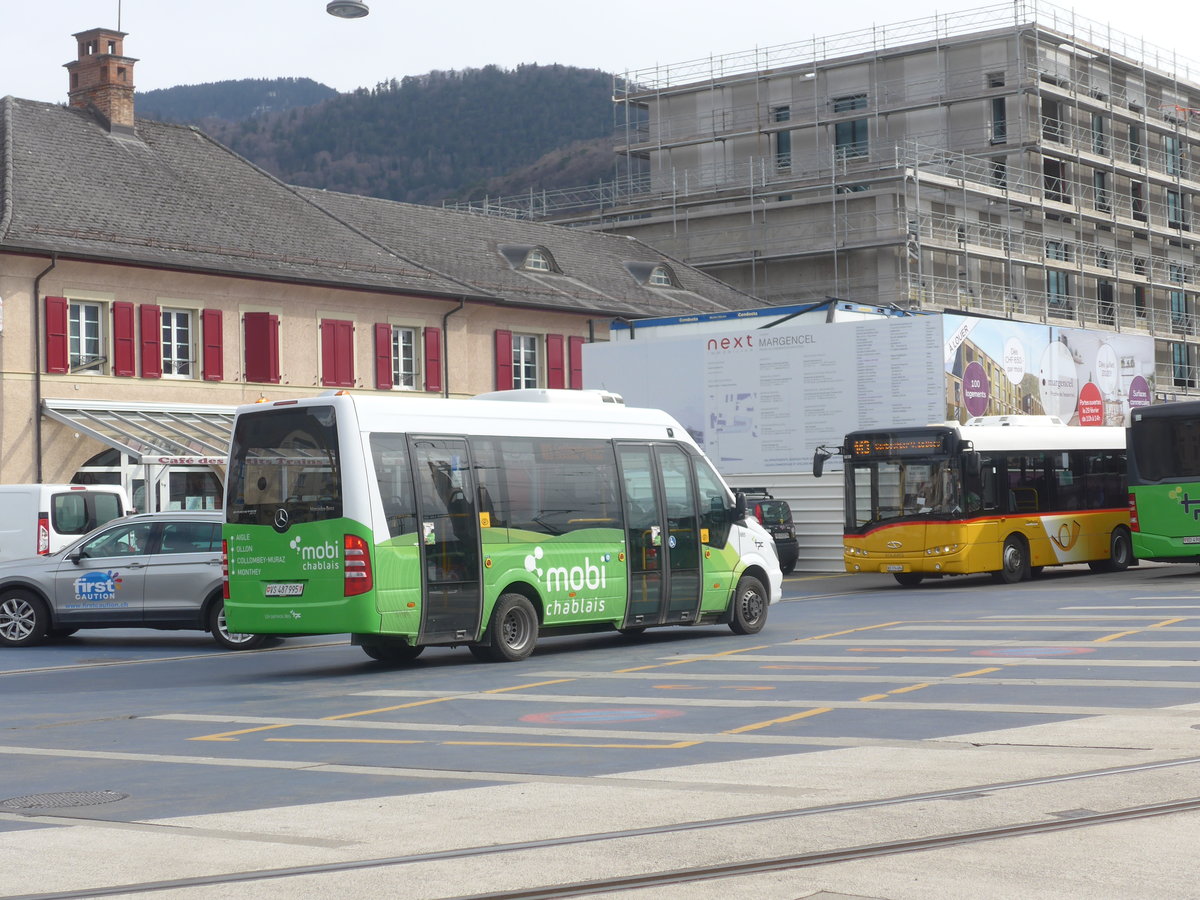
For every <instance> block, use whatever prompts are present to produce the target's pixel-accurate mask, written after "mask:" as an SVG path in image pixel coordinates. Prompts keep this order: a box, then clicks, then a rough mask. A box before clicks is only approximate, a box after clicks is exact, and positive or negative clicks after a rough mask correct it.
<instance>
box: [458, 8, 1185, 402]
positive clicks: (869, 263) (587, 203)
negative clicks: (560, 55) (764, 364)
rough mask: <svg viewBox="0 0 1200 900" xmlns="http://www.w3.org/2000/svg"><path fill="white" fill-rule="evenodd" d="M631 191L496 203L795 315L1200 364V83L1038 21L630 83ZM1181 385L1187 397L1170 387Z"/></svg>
mask: <svg viewBox="0 0 1200 900" xmlns="http://www.w3.org/2000/svg"><path fill="white" fill-rule="evenodd" d="M614 101H615V105H616V109H617V112H618V117H617V118H618V121H619V123H620V124H619V125H618V139H617V143H618V147H617V151H618V159H619V163H618V171H617V174H616V177H615V179H614V181H613V182H611V183H605V184H601V185H597V186H593V187H589V188H582V189H579V190H575V191H559V192H554V193H542V194H531V195H528V196H523V197H510V198H501V199H498V200H489V201H485V202H484V203H482V204H475V206H476V207H477V208H478V207H486V208H487V209H488V211H490V212H498V213H503V214H508V215H521V216H524V215H528V216H533V217H537V218H549V219H553V220H555V221H559V222H570V223H574V224H578V225H582V226H586V227H591V228H597V229H604V230H608V231H614V232H621V233H627V234H632V235H635V236H637V237H638V238H640V239H642V240H644V241H647V242H649V243H651V244H652V245H654V246H656V247H657V248H658V249H660V250H662V251H663V252H665V253H668V254H670V255H672V256H674V257H676V258H678V259H681V260H684V261H686V262H688V263H690V264H692V265H695V266H698V267H700V268H702V269H704V270H706V271H707V272H709V273H711V274H713V275H716V276H718V277H720V278H722V279H723V280H725V281H727V282H729V283H730V284H732V285H734V286H736V287H738V288H741V289H743V290H745V291H748V292H750V293H752V294H754V295H755V296H757V297H760V298H761V299H762V300H763V301H764V304H783V303H794V302H803V301H811V300H819V299H823V298H827V297H837V298H845V299H849V300H856V301H863V302H871V303H876V304H881V305H895V306H897V307H901V308H904V309H937V310H963V311H971V312H978V313H982V314H987V315H994V316H1001V317H1005V318H1012V319H1017V320H1023V321H1034V322H1047V323H1049V324H1061V325H1075V326H1080V327H1084V328H1097V329H1101V330H1103V329H1116V330H1121V331H1133V332H1140V333H1144V334H1148V335H1151V336H1153V337H1154V338H1155V347H1156V350H1155V357H1156V359H1155V367H1156V373H1155V374H1156V378H1155V382H1156V384H1157V385H1158V386H1159V395H1158V398H1157V399H1163V398H1164V397H1169V396H1171V395H1172V394H1175V395H1179V396H1182V395H1185V394H1188V393H1189V392H1191V390H1190V389H1194V388H1195V387H1196V380H1197V370H1198V368H1200V343H1197V338H1196V326H1195V321H1196V319H1195V310H1194V307H1195V303H1196V291H1197V287H1198V281H1200V255H1198V253H1197V249H1196V242H1195V237H1194V234H1193V229H1194V228H1195V227H1196V226H1197V224H1198V223H1197V222H1196V221H1195V219H1194V215H1195V211H1194V209H1193V204H1194V203H1195V198H1196V197H1197V196H1200V67H1197V66H1196V64H1194V63H1188V62H1187V61H1186V60H1184V59H1182V58H1180V57H1178V56H1177V55H1176V54H1175V53H1173V52H1171V51H1164V50H1162V49H1159V48H1155V47H1152V46H1149V45H1147V44H1146V43H1145V42H1144V41H1142V40H1140V39H1135V38H1131V37H1128V36H1126V35H1122V34H1120V33H1119V32H1118V31H1116V30H1114V29H1113V28H1111V27H1109V26H1108V25H1101V24H1098V23H1095V22H1091V21H1088V20H1086V19H1082V18H1080V17H1078V16H1076V15H1075V14H1074V13H1072V12H1069V11H1065V10H1063V9H1061V8H1058V7H1054V6H1050V5H1047V4H1043V3H1032V2H1026V0H1016V2H1011V3H1004V4H997V5H994V6H987V7H981V8H978V9H974V10H970V11H965V12H959V13H952V14H949V15H938V16H934V17H930V18H924V19H919V20H915V21H910V22H904V23H899V24H895V25H890V26H877V27H873V28H870V29H864V30H860V31H854V32H848V33H846V34H841V35H836V36H831V37H824V38H814V39H812V40H806V41H802V42H798V43H792V44H786V45H781V46H776V47H769V48H765V49H761V48H760V49H757V50H754V51H752V52H747V53H743V54H731V55H726V56H719V57H709V58H706V59H703V60H698V61H692V62H687V63H683V64H679V65H670V66H658V67H655V68H652V69H646V70H643V71H637V72H631V73H627V74H626V75H624V76H622V77H620V78H617V79H616V80H615V84H614ZM1164 389H1165V390H1164Z"/></svg>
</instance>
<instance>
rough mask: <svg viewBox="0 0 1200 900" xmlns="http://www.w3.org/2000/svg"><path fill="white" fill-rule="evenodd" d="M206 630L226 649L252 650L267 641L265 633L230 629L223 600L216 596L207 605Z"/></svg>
mask: <svg viewBox="0 0 1200 900" xmlns="http://www.w3.org/2000/svg"><path fill="white" fill-rule="evenodd" d="M208 631H209V633H210V634H211V635H212V636H213V640H214V641H216V642H217V643H218V644H219V645H220V646H222V647H224V648H225V649H226V650H254V649H255V648H257V647H261V646H262V645H263V644H265V643H266V641H267V636H266V635H265V634H242V633H241V632H238V631H230V630H229V626H228V624H227V623H226V621H225V601H224V600H222V599H221V598H220V597H218V598H217V599H216V600H214V601H213V602H212V603H211V604H209V607H208Z"/></svg>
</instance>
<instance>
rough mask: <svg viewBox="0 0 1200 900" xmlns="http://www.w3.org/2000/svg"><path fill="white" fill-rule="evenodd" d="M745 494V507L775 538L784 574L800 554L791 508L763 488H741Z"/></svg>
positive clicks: (794, 565) (789, 569) (790, 568)
mask: <svg viewBox="0 0 1200 900" xmlns="http://www.w3.org/2000/svg"><path fill="white" fill-rule="evenodd" d="M742 493H743V494H745V495H746V509H747V510H748V511H750V512H752V513H754V517H755V518H756V519H758V521H759V522H760V523H761V524H762V526H763V528H765V529H767V531H769V532H771V537H773V538H774V539H775V552H776V554H777V555H778V556H779V568H780V569H782V570H783V574H784V575H786V574H788V573H789V572H791V571H792V570H793V569H795V568H796V560H797V559H798V558H799V556H800V545H799V544H798V543H797V542H796V525H795V523H793V522H792V508H791V507H790V506H789V505H788V502H787V501H786V500H776V499H775V498H774V497H772V496H771V494H770V493H769V492H768V491H766V490H765V489H763V488H742Z"/></svg>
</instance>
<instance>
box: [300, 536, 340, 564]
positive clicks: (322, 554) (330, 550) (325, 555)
mask: <svg viewBox="0 0 1200 900" xmlns="http://www.w3.org/2000/svg"><path fill="white" fill-rule="evenodd" d="M288 546H289V547H291V548H292V549H293V550H295V551H296V552H297V553H299V554H300V558H301V559H305V560H311V559H339V558H340V556H341V554H340V552H339V549H338V545H337V544H335V543H334V542H333V541H326V542H325V543H323V544H317V545H315V546H313V547H305V546H304V540H303V538H298V537H295V538H292V540H291V543H289V544H288Z"/></svg>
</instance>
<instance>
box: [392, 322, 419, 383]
mask: <svg viewBox="0 0 1200 900" xmlns="http://www.w3.org/2000/svg"><path fill="white" fill-rule="evenodd" d="M391 345H392V353H391V357H392V385H393V386H394V387H398V388H401V389H402V390H406V391H415V390H416V389H417V332H416V329H415V328H402V327H400V326H399V325H393V326H392V340H391Z"/></svg>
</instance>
